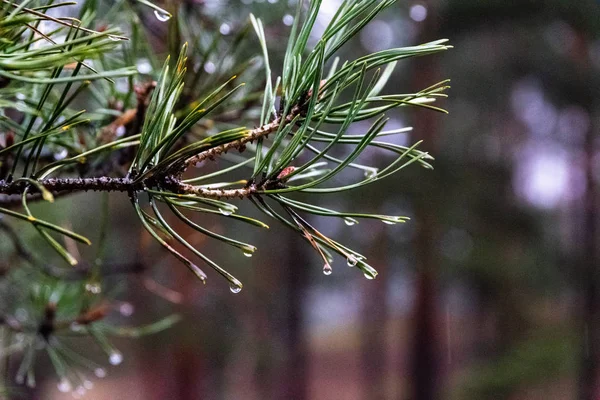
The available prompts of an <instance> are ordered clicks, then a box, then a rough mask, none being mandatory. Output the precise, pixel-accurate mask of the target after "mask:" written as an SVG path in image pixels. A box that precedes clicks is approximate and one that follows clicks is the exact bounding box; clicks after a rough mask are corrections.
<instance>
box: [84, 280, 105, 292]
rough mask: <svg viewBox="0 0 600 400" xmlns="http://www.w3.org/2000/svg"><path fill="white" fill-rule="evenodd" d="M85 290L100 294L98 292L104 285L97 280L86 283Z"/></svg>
mask: <svg viewBox="0 0 600 400" xmlns="http://www.w3.org/2000/svg"><path fill="white" fill-rule="evenodd" d="M85 290H87V291H88V292H90V293H93V294H98V293H100V292H102V286H100V284H99V283H97V282H94V283H86V284H85Z"/></svg>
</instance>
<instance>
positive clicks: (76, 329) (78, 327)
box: [70, 322, 83, 332]
mask: <svg viewBox="0 0 600 400" xmlns="http://www.w3.org/2000/svg"><path fill="white" fill-rule="evenodd" d="M70 328H71V330H72V331H73V332H81V331H83V326H81V324H78V323H77V322H73V323H71V326H70Z"/></svg>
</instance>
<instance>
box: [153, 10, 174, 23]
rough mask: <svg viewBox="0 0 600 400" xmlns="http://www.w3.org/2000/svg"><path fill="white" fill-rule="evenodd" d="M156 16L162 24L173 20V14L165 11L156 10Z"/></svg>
mask: <svg viewBox="0 0 600 400" xmlns="http://www.w3.org/2000/svg"><path fill="white" fill-rule="evenodd" d="M154 16H155V17H156V19H157V20H159V21H160V22H166V21H168V20H170V19H171V14H169V13H168V12H164V11H158V10H154Z"/></svg>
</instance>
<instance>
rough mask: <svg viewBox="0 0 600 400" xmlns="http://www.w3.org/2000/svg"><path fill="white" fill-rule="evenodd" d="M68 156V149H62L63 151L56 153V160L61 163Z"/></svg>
mask: <svg viewBox="0 0 600 400" xmlns="http://www.w3.org/2000/svg"><path fill="white" fill-rule="evenodd" d="M68 155H69V153H68V152H67V149H62V150H61V151H57V152H56V153H54V159H55V160H57V161H59V160H62V159H64V158H67V156H68Z"/></svg>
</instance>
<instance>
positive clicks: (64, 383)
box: [56, 378, 72, 393]
mask: <svg viewBox="0 0 600 400" xmlns="http://www.w3.org/2000/svg"><path fill="white" fill-rule="evenodd" d="M56 387H57V388H58V390H59V391H60V392H63V393H67V392H70V391H71V389H72V386H71V382H69V380H68V379H67V378H62V379H61V380H60V382H58V385H56Z"/></svg>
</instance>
